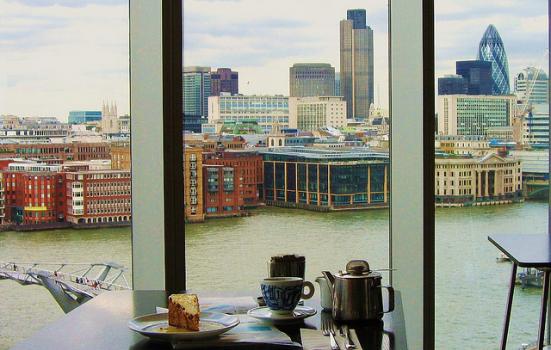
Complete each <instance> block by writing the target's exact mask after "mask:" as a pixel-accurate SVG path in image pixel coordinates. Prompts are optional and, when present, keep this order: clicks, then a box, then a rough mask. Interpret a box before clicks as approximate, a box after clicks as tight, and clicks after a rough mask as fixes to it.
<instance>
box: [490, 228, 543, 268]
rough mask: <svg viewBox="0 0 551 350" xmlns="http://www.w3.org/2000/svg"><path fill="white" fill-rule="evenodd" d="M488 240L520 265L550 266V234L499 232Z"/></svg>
mask: <svg viewBox="0 0 551 350" xmlns="http://www.w3.org/2000/svg"><path fill="white" fill-rule="evenodd" d="M488 240H489V241H490V242H492V243H493V244H494V245H495V246H496V247H497V248H498V249H499V250H501V251H502V252H503V254H505V255H506V256H507V257H509V259H511V260H512V261H513V262H514V263H516V264H517V265H518V266H520V267H536V268H551V236H550V235H547V234H536V235H535V234H499V235H491V236H488Z"/></svg>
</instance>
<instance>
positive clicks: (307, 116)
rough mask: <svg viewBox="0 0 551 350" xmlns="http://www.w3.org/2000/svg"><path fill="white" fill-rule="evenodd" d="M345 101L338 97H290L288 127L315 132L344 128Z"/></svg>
mask: <svg viewBox="0 0 551 350" xmlns="http://www.w3.org/2000/svg"><path fill="white" fill-rule="evenodd" d="M346 123H347V119H346V101H344V100H343V99H342V98H341V97H339V96H323V97H290V98H289V127H290V128H294V129H299V130H302V131H315V130H318V129H319V128H322V127H331V128H344V127H346Z"/></svg>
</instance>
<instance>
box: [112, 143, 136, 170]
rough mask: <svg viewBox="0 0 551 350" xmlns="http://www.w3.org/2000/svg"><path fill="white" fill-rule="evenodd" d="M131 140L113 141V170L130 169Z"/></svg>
mask: <svg viewBox="0 0 551 350" xmlns="http://www.w3.org/2000/svg"><path fill="white" fill-rule="evenodd" d="M131 167H132V159H131V157H130V142H128V141H120V142H113V143H111V168H112V169H113V170H130V169H131Z"/></svg>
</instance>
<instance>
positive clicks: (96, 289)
mask: <svg viewBox="0 0 551 350" xmlns="http://www.w3.org/2000/svg"><path fill="white" fill-rule="evenodd" d="M125 271H126V269H125V268H124V266H122V265H119V264H117V263H113V262H109V263H89V264H86V263H80V264H70V263H38V262H32V263H26V262H0V280H2V279H10V280H14V281H16V282H18V283H20V284H22V285H30V284H36V285H41V286H44V287H45V288H46V289H48V291H49V292H50V293H51V294H52V296H53V297H54V299H55V300H56V301H57V303H58V304H59V306H61V308H62V309H63V311H65V312H69V311H71V310H73V309H74V308H76V307H77V306H79V305H80V304H82V303H85V302H87V301H88V300H90V299H92V298H93V297H95V296H96V295H98V294H100V293H102V292H104V291H112V290H127V289H131V288H130V285H129V283H128V280H127V279H126V277H125V275H124V273H125Z"/></svg>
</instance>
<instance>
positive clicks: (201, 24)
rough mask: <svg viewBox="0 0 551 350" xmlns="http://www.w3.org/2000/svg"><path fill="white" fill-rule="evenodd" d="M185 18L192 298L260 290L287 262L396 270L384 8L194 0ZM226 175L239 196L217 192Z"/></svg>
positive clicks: (313, 271) (310, 273) (315, 268)
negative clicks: (277, 261)
mask: <svg viewBox="0 0 551 350" xmlns="http://www.w3.org/2000/svg"><path fill="white" fill-rule="evenodd" d="M291 9H292V11H291ZM314 9H315V13H316V15H315V16H305V14H311V13H313V12H312V11H313V10H314ZM183 17H184V47H183V54H184V68H183V80H184V82H183V89H184V90H183V91H184V129H185V130H186V131H185V134H184V139H185V144H186V147H185V149H184V152H185V164H184V172H185V174H186V175H185V177H186V184H185V191H186V194H185V200H186V227H185V229H186V245H187V246H186V262H187V281H188V286H189V288H191V289H194V290H213V289H217V290H237V291H249V292H252V293H258V294H260V288H259V284H260V280H261V279H262V278H264V277H267V275H268V266H267V264H268V262H269V261H270V257H271V256H274V255H278V254H299V255H303V256H305V258H306V279H307V280H310V281H313V280H314V279H315V278H316V276H319V275H321V271H322V270H330V271H333V272H337V271H339V270H343V269H344V268H345V265H346V263H347V262H348V261H349V260H351V259H366V260H368V261H369V263H370V264H371V267H372V268H375V269H384V268H386V267H388V264H389V262H388V249H389V245H388V242H389V239H388V236H389V231H388V230H389V224H388V219H389V217H388V203H389V190H390V186H389V180H388V179H389V154H388V141H389V127H388V125H389V115H388V90H389V86H388V6H387V3H386V2H381V1H367V0H361V1H331V2H327V3H324V5H323V6H320V4H319V2H316V1H313V0H308V1H300V2H299V3H297V2H292V1H283V2H281V1H280V2H279V3H278V6H273V3H271V2H267V1H240V2H231V3H229V2H228V3H226V2H204V1H195V0H192V1H185V2H184V13H183ZM192 154H196V156H195V158H194V159H195V160H193V161H192V160H191V158H190V157H191V155H192ZM194 167H197V169H198V170H197V172H194V170H192V169H194ZM220 167H229V168H232V169H233V174H234V182H235V188H234V190H233V191H231V190H223V189H221V188H219V187H217V188H214V187H213V188H212V191H211V190H210V189H211V187H209V186H213V184H215V183H220V181H221V180H220V176H221V175H220V173H219V172H218V169H219V168H220ZM200 169H202V170H200ZM230 207H231V208H232V210H229V208H230ZM226 208H228V209H226ZM360 209H361V210H360ZM192 212H193V213H195V214H193V215H192V214H191V213H192ZM215 218H218V219H215ZM383 274H384V280H383V283H385V284H388V283H389V280H388V276H387V275H386V272H383ZM212 281H216V283H215V284H213V283H212Z"/></svg>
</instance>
